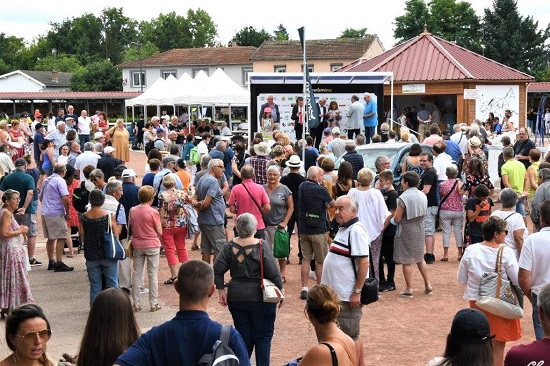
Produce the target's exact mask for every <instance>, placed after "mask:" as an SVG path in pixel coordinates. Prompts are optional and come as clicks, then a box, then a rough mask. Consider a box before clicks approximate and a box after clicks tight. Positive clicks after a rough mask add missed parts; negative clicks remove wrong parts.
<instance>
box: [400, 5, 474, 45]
mask: <svg viewBox="0 0 550 366" xmlns="http://www.w3.org/2000/svg"><path fill="white" fill-rule="evenodd" d="M424 24H426V25H427V30H428V32H430V33H431V34H433V35H436V36H438V37H441V38H443V39H445V40H447V41H451V42H455V43H456V44H458V45H459V46H462V47H465V48H467V49H469V50H471V51H474V52H480V51H481V36H480V33H479V29H480V26H481V25H480V19H479V17H478V16H477V15H476V13H475V10H474V9H473V8H472V6H471V4H470V3H468V2H466V1H456V0H431V1H430V2H429V3H427V4H426V3H425V2H424V0H408V1H407V2H406V3H405V14H403V15H401V16H398V17H396V18H395V29H394V37H395V38H396V39H397V40H398V42H397V43H398V44H399V43H402V42H404V41H406V40H409V39H411V38H414V37H416V36H418V35H419V34H420V33H421V32H422V31H423V29H424Z"/></svg>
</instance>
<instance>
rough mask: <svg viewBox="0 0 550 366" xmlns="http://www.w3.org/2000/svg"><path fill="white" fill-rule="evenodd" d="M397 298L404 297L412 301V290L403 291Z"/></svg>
mask: <svg viewBox="0 0 550 366" xmlns="http://www.w3.org/2000/svg"><path fill="white" fill-rule="evenodd" d="M399 296H401V297H405V298H407V299H412V298H413V291H412V289H407V290H403V291H401V292H400V293H399Z"/></svg>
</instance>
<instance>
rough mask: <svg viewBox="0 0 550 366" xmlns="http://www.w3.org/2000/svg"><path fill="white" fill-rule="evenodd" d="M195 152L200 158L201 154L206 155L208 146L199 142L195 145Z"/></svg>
mask: <svg viewBox="0 0 550 366" xmlns="http://www.w3.org/2000/svg"><path fill="white" fill-rule="evenodd" d="M197 152H198V153H199V156H202V154H208V145H206V142H204V141H201V142H199V144H198V145H197Z"/></svg>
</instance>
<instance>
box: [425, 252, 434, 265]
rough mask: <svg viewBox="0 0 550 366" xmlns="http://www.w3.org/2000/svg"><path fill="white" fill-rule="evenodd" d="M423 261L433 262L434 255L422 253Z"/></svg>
mask: <svg viewBox="0 0 550 366" xmlns="http://www.w3.org/2000/svg"><path fill="white" fill-rule="evenodd" d="M424 262H426V264H432V263H434V262H435V255H433V254H429V253H426V254H424Z"/></svg>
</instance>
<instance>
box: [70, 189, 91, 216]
mask: <svg viewBox="0 0 550 366" xmlns="http://www.w3.org/2000/svg"><path fill="white" fill-rule="evenodd" d="M89 196H90V192H88V190H87V189H86V182H81V183H80V186H78V187H76V188H75V189H74V191H73V207H74V209H75V210H77V211H78V212H80V213H84V212H86V206H87V205H88V202H89Z"/></svg>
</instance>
